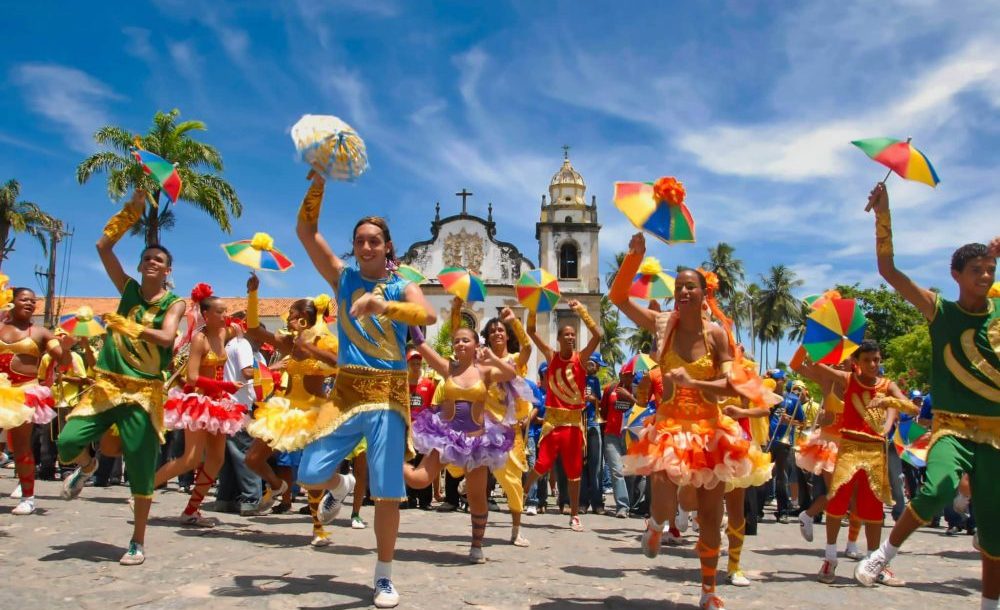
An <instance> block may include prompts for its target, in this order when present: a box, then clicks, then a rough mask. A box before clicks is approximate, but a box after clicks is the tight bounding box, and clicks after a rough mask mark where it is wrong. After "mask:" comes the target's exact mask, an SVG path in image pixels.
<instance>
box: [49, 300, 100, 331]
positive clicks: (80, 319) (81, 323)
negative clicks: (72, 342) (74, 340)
mask: <svg viewBox="0 0 1000 610" xmlns="http://www.w3.org/2000/svg"><path fill="white" fill-rule="evenodd" d="M59 328H61V329H63V330H65V331H66V332H67V333H69V334H70V336H71V337H96V336H98V335H103V334H104V333H105V332H106V331H105V329H104V324H102V323H101V321H100V320H98V319H97V318H95V317H94V310H93V309H91V308H90V307H87V306H86V305H84V306H82V307H80V308H79V309H77V310H76V313H71V314H69V315H68V316H62V317H61V318H59Z"/></svg>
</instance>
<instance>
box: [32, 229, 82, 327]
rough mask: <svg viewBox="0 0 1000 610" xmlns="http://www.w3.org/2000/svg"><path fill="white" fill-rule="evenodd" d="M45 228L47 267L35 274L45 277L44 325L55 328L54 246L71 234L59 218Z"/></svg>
mask: <svg viewBox="0 0 1000 610" xmlns="http://www.w3.org/2000/svg"><path fill="white" fill-rule="evenodd" d="M45 230H46V231H48V233H49V268H48V270H47V271H40V270H36V271H35V275H37V276H40V277H44V278H45V314H44V317H45V326H46V327H47V328H55V326H56V312H55V308H54V305H55V296H56V246H57V245H58V244H59V242H60V241H62V239H63V238H65V237H69V236H71V235H73V234H72V233H71V232H69V231H67V230H65V229H64V228H63V223H62V221H60V220H56V221H55V222H54V223H52V225H51V226H49V227H47V228H46V229H45Z"/></svg>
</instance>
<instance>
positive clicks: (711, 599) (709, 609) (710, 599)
mask: <svg viewBox="0 0 1000 610" xmlns="http://www.w3.org/2000/svg"><path fill="white" fill-rule="evenodd" d="M698 607H699V608H701V610H725V608H726V605H725V604H724V603H723V602H722V598H721V597H719V596H718V595H716V594H715V593H702V594H701V601H700V602H699V603H698Z"/></svg>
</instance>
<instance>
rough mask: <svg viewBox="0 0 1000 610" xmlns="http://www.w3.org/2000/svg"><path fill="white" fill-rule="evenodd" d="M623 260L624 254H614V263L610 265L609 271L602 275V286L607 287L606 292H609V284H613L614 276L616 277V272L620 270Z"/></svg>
mask: <svg viewBox="0 0 1000 610" xmlns="http://www.w3.org/2000/svg"><path fill="white" fill-rule="evenodd" d="M624 260H625V253H624V252H615V262H614V263H612V264H611V268H610V270H608V272H607V273H605V274H604V284H605V285H606V286H607V287H608V290H611V284H613V283H614V282H615V276H616V275H618V270H619V269H621V266H622V262H623V261H624Z"/></svg>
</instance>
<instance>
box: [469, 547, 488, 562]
mask: <svg viewBox="0 0 1000 610" xmlns="http://www.w3.org/2000/svg"><path fill="white" fill-rule="evenodd" d="M469 563H486V555H484V554H483V547H481V546H474V547H470V548H469Z"/></svg>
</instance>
